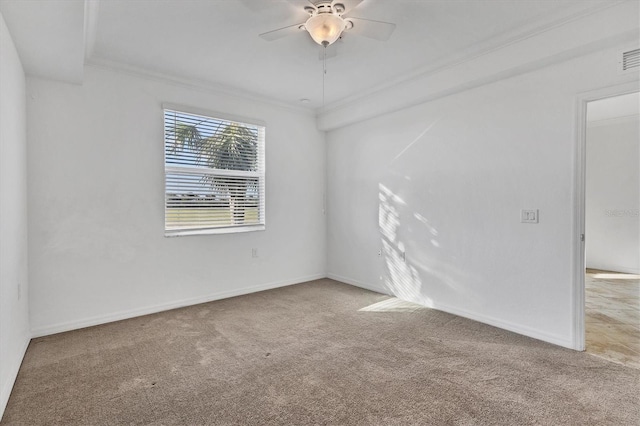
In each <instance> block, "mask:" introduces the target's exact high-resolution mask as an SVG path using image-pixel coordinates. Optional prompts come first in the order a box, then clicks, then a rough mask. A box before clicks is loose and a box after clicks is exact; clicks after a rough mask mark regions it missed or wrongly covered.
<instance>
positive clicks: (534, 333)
mask: <svg viewBox="0 0 640 426" xmlns="http://www.w3.org/2000/svg"><path fill="white" fill-rule="evenodd" d="M327 276H328V278H331V279H333V280H336V281H340V282H343V283H345V284H350V285H353V286H356V287H361V288H364V289H367V290H371V291H376V292H378V293H382V294H387V295H390V296H394V297H395V295H393V294H391V293H390V292H389V290H387V289H385V288H382V287H379V286H375V285H371V284H368V283H363V282H361V281H358V280H355V279H353V278H348V277H343V276H341V275H337V274H333V273H329V274H327ZM409 302H414V303H417V302H416V301H415V300H409ZM432 308H433V309H437V310H439V311H443V312H447V313H449V314H453V315H457V316H459V317H463V318H467V319H470V320H473V321H478V322H481V323H483V324H488V325H491V326H494V327H498V328H501V329H503V330H508V331H511V332H514V333H517V334H521V335H523V336H527V337H531V338H533V339H537V340H542V341H543V342H547V343H552V344H554V345H558V346H562V347H565V348H569V349H575V347H574V342H573V340H572V339H565V338H563V337H561V336H557V335H553V334H548V333H544V332H541V331H539V330H536V329H533V328H529V327H523V326H521V325H518V324H513V323H511V322H508V321H503V320H500V319H497V318H493V317H490V316H488V315H482V314H478V313H476V312H470V311H467V310H464V309H459V308H455V307H453V306H449V305H446V304H443V303H437V302H434V303H433V306H432Z"/></svg>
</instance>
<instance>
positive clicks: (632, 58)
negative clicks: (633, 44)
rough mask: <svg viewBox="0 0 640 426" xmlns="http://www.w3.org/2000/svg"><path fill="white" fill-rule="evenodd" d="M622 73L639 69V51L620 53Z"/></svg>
mask: <svg viewBox="0 0 640 426" xmlns="http://www.w3.org/2000/svg"><path fill="white" fill-rule="evenodd" d="M620 65H621V67H622V69H621V71H622V72H626V71H631V70H633V69H635V68H640V49H635V50H629V51H627V52H622V62H621V63H620Z"/></svg>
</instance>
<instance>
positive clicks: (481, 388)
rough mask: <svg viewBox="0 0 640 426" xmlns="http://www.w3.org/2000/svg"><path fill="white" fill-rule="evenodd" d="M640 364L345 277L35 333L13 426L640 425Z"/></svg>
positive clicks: (8, 420)
mask: <svg viewBox="0 0 640 426" xmlns="http://www.w3.org/2000/svg"><path fill="white" fill-rule="evenodd" d="M639 380H640V370H637V369H633V368H629V367H625V366H622V365H618V364H614V363H610V362H607V361H604V360H602V359H600V358H597V357H593V356H590V355H588V354H585V353H579V352H575V351H571V350H568V349H562V348H559V347H556V346H553V345H550V344H546V343H542V342H539V341H536V340H533V339H529V338H526V337H522V336H519V335H516V334H513V333H510V332H507V331H503V330H500V329H497V328H494V327H490V326H487V325H483V324H480V323H477V322H474V321H470V320H466V319H463V318H459V317H456V316H453V315H449V314H446V313H443V312H439V311H434V310H430V309H426V308H421V307H420V308H419V307H417V306H416V305H411V304H407V303H403V302H399V301H397V300H395V299H391V298H389V297H388V296H384V295H380V294H377V293H373V292H369V291H366V290H362V289H359V288H355V287H352V286H348V285H345V284H341V283H337V282H335V281H331V280H319V281H313V282H309V283H304V284H299V285H295V286H290V287H285V288H281V289H276V290H271V291H265V292H261V293H255V294H251V295H247V296H241V297H235V298H232V299H226V300H221V301H217V302H211V303H207V304H202V305H197V306H192V307H188V308H183V309H177V310H173V311H168V312H163V313H159V314H154V315H148V316H144V317H139V318H135V319H131V320H126V321H120V322H116V323H111V324H106V325H102V326H98V327H91V328H87V329H82V330H77V331H72V332H68V333H62V334H57V335H54V336H48V337H43V338H39V339H34V340H33V341H32V342H31V345H30V346H29V349H28V351H27V354H26V357H25V360H24V362H23V365H22V368H21V370H20V373H19V376H18V379H17V382H16V385H15V388H14V390H13V393H12V395H11V398H10V400H9V404H8V406H7V410H6V412H5V415H4V418H3V419H2V424H3V425H5V424H6V425H9V424H11V425H53V424H61V425H115V424H188V425H205V424H221V425H228V424H238V425H251V424H256V425H258V424H259V425H269V424H281V425H292V424H297V425H306V424H339V425H350V424H354V425H409V424H421V425H440V424H443V425H444V424H450V425H454V424H457V425H471V424H483V425H484V424H500V425H528V424H539V425H561V424H572V425H600V424H603V425H637V424H639V422H640V404H639V402H640V401H639V399H638V398H639V397H638V395H640V382H639Z"/></svg>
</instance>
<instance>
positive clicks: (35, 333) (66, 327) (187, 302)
mask: <svg viewBox="0 0 640 426" xmlns="http://www.w3.org/2000/svg"><path fill="white" fill-rule="evenodd" d="M322 278H326V275H325V274H315V275H308V276H304V277H299V278H293V279H287V280H282V281H275V282H270V283H266V284H260V285H256V286H251V287H245V288H241V289H236V290H229V291H221V292H217V293H212V294H208V295H205V296H198V297H192V298H188V299H181V300H176V301H173V302H169V303H163V304H159V305H153V306H147V307H144V308H140V309H132V310H128V311H120V312H115V313H112V314H108V315H100V316H95V317H91V318H85V319H83V320H79V321H70V322H65V323H59V324H55V325H51V326H47V327H41V328H34V329H32V330H31V335H32V337H34V338H36V337H42V336H48V335H51V334H56V333H62V332H65V331H71V330H77V329H79V328H85V327H92V326H94V325H100V324H106V323H109V322H114V321H121V320H125V319H129V318H135V317H140V316H143V315H149V314H155V313H158V312H162V311H168V310H171V309H177V308H183V307H185V306H191V305H198V304H200V303H207V302H213V301H215V300H221V299H227V298H229V297H235V296H242V295H245V294H250V293H256V292H259V291H264V290H271V289H274V288H278V287H286V286H289V285H293V284H299V283H303V282H307V281H313V280H318V279H322Z"/></svg>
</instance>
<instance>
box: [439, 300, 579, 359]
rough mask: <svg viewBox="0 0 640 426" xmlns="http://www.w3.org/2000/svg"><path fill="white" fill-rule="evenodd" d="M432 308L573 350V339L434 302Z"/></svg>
mask: <svg viewBox="0 0 640 426" xmlns="http://www.w3.org/2000/svg"><path fill="white" fill-rule="evenodd" d="M433 308H434V309H437V310H439V311H443V312H447V313H449V314H453V315H457V316H459V317H463V318H467V319H470V320H473V321H478V322H481V323H483V324H488V325H491V326H494V327H497V328H501V329H503V330H507V331H511V332H514V333H516V334H521V335H523V336H527V337H531V338H533V339H536V340H542V341H543V342H547V343H551V344H554V345H558V346H562V347H564V348H568V349H575V347H574V342H573V339H566V338H563V337H562V336H558V335H555V334H549V333H545V332H542V331H540V330H536V329H534V328H530V327H525V326H522V325H519V324H514V323H512V322H509V321H504V320H501V319H497V318H494V317H490V316H488V315H483V314H478V313H476V312H470V311H467V310H464V309H459V308H454V307H452V306H449V305H446V304H443V303H438V302H434V303H433Z"/></svg>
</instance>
